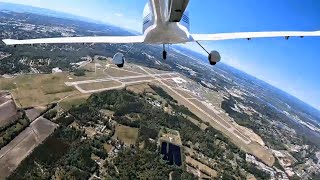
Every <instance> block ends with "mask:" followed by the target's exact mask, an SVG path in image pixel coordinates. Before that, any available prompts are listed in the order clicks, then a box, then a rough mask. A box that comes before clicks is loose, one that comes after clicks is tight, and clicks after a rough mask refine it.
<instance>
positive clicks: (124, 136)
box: [113, 125, 139, 145]
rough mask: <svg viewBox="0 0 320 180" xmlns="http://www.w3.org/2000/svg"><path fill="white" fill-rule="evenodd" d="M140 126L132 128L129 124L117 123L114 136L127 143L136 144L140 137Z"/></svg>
mask: <svg viewBox="0 0 320 180" xmlns="http://www.w3.org/2000/svg"><path fill="white" fill-rule="evenodd" d="M138 132H139V129H138V128H132V127H129V126H123V125H117V126H116V132H115V135H114V136H113V137H114V138H118V139H120V140H121V141H122V142H124V143H125V144H126V145H131V144H133V145H134V144H135V143H136V141H137V138H138Z"/></svg>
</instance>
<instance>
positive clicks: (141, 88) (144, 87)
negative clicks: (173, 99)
mask: <svg viewBox="0 0 320 180" xmlns="http://www.w3.org/2000/svg"><path fill="white" fill-rule="evenodd" d="M126 90H127V91H130V92H133V93H135V94H143V93H145V92H146V93H152V94H156V93H155V92H154V90H153V89H151V88H150V86H149V85H148V84H146V83H140V84H135V85H130V86H127V87H126Z"/></svg>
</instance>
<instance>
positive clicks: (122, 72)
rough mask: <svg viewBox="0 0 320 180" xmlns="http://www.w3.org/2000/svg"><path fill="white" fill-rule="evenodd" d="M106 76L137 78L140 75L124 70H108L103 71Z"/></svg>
mask: <svg viewBox="0 0 320 180" xmlns="http://www.w3.org/2000/svg"><path fill="white" fill-rule="evenodd" d="M104 72H105V74H106V75H109V76H112V77H127V76H138V75H141V74H138V73H132V72H128V71H125V70H121V69H119V68H108V69H106V70H105V71H104Z"/></svg>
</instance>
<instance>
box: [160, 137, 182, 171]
mask: <svg viewBox="0 0 320 180" xmlns="http://www.w3.org/2000/svg"><path fill="white" fill-rule="evenodd" d="M160 152H161V154H162V155H163V159H164V160H166V161H168V164H169V165H173V164H175V165H177V166H181V165H182V160H181V148H180V146H177V145H174V144H171V143H167V142H162V143H161V151H160Z"/></svg>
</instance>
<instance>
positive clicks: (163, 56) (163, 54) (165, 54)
mask: <svg viewBox="0 0 320 180" xmlns="http://www.w3.org/2000/svg"><path fill="white" fill-rule="evenodd" d="M162 59H163V60H166V59H167V51H166V48H165V44H163V51H162Z"/></svg>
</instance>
